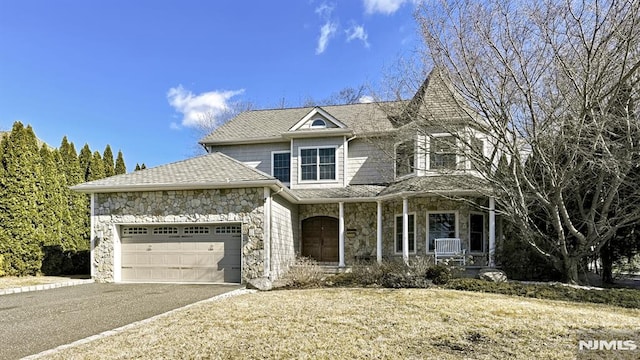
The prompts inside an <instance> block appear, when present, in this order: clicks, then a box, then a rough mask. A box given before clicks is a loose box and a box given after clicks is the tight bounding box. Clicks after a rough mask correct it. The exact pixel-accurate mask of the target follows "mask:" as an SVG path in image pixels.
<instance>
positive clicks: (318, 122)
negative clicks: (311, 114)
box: [311, 119, 327, 128]
mask: <svg viewBox="0 0 640 360" xmlns="http://www.w3.org/2000/svg"><path fill="white" fill-rule="evenodd" d="M311 127H312V128H326V127H327V123H326V122H325V121H324V120H322V119H315V120H313V122H312V123H311Z"/></svg>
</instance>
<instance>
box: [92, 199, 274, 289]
mask: <svg viewBox="0 0 640 360" xmlns="http://www.w3.org/2000/svg"><path fill="white" fill-rule="evenodd" d="M263 196H264V190H263V188H246V189H214V190H176V191H153V192H124V193H105V194H96V195H95V209H94V219H93V220H94V230H95V232H96V233H98V231H102V233H103V238H102V240H101V241H97V240H96V244H95V249H94V264H93V265H94V266H95V279H96V281H99V282H111V281H113V280H114V273H113V270H114V268H113V267H114V259H115V256H116V254H114V242H113V241H114V236H116V235H117V234H114V232H115V231H118V227H117V226H116V225H118V224H136V223H139V224H153V223H183V224H189V223H219V222H241V223H242V242H243V243H242V256H243V261H242V281H243V282H245V281H247V280H249V279H252V278H255V277H259V276H262V274H263V272H264V251H263V249H264V244H263V239H264V232H263V221H264V212H263V210H264V206H263V205H264V199H263Z"/></svg>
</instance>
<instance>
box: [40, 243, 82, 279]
mask: <svg viewBox="0 0 640 360" xmlns="http://www.w3.org/2000/svg"><path fill="white" fill-rule="evenodd" d="M42 249H43V251H44V259H43V260H42V269H41V270H42V273H43V274H45V275H50V276H55V275H62V274H64V275H86V274H89V258H90V251H88V250H83V251H75V250H64V249H63V248H62V246H60V245H52V246H44V247H43V248H42Z"/></svg>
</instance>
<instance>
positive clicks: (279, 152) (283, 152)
mask: <svg viewBox="0 0 640 360" xmlns="http://www.w3.org/2000/svg"><path fill="white" fill-rule="evenodd" d="M275 154H289V181H287V182H285V181H281V180H280V179H278V178H277V177H276V175H275V174H274V173H273V170H274V163H275V161H274V155H275ZM291 161H292V159H291V150H277V151H272V152H271V176H273V177H275V178H276V179H278V181H281V182H282V183H283V184H284V185H289V184H290V183H291V172H292V171H291Z"/></svg>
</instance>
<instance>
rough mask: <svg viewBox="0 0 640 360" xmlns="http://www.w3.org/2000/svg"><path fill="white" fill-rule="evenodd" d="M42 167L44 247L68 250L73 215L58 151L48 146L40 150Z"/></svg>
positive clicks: (41, 212) (41, 210)
mask: <svg viewBox="0 0 640 360" xmlns="http://www.w3.org/2000/svg"><path fill="white" fill-rule="evenodd" d="M40 159H41V166H42V177H43V180H44V181H43V183H42V186H41V189H42V191H43V197H44V203H43V204H42V205H41V206H40V209H39V213H40V215H41V217H42V222H41V223H40V227H41V228H42V232H43V235H44V239H43V245H44V246H54V245H61V246H63V248H66V246H65V245H66V244H65V238H66V237H67V236H68V234H67V229H68V227H70V226H71V215H70V212H69V206H68V203H67V198H68V196H69V191H70V190H69V189H68V187H67V184H66V183H67V180H66V177H65V174H64V171H61V170H63V167H64V166H63V164H62V159H61V157H60V154H59V153H58V150H53V151H52V150H49V148H48V147H47V145H42V147H41V148H40Z"/></svg>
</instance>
